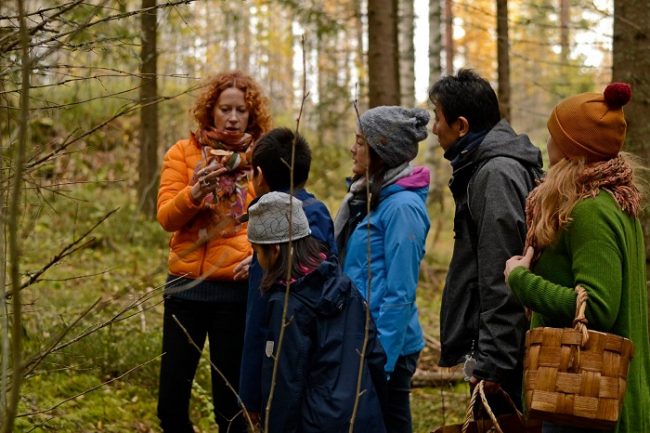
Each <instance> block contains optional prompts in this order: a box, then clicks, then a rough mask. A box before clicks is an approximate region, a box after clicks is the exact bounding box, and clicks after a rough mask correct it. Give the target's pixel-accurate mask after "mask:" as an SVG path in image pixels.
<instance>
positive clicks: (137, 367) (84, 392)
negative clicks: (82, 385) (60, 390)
mask: <svg viewBox="0 0 650 433" xmlns="http://www.w3.org/2000/svg"><path fill="white" fill-rule="evenodd" d="M162 355H163V354H160V355H157V356H155V357H154V358H151V359H150V360H148V361H145V362H143V363H141V364H138V365H136V366H135V367H133V368H131V369H129V370H127V371H125V372H124V373H122V374H120V375H119V376H117V377H114V378H112V379H110V380H107V381H106V382H102V383H100V384H99V385H96V386H93V387H92V388H89V389H87V390H85V391H83V392H80V393H79V394H76V395H73V396H72V397H68V398H66V399H64V400H61V401H60V402H58V403H57V404H55V405H54V406H52V407H50V408H49V409H44V410H39V411H35V412H28V413H21V414H19V415H18V416H19V417H26V416H33V415H40V414H44V413H49V412H52V411H54V410H56V409H57V408H58V407H59V406H61V405H63V404H65V403H67V402H69V401H72V400H76V399H78V398H79V397H81V396H83V395H86V394H90V393H91V392H93V391H96V390H98V389H99V388H102V387H104V386H106V385H110V384H111V383H113V382H115V381H118V380H120V379H122V378H123V377H125V376H128V375H129V374H131V373H132V372H134V371H135V370H138V369H139V368H142V367H144V366H145V365H147V364H150V363H152V362H153V361H155V360H156V359H158V358H160V357H161V356H162Z"/></svg>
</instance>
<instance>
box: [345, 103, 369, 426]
mask: <svg viewBox="0 0 650 433" xmlns="http://www.w3.org/2000/svg"><path fill="white" fill-rule="evenodd" d="M353 105H354V112H355V114H356V116H357V124H358V125H359V132H360V133H361V136H362V137H363V143H364V146H366V155H368V140H366V135H365V133H364V131H363V127H362V126H361V116H360V115H359V106H358V97H355V99H354V102H353ZM365 170H366V172H365V174H364V175H365V177H366V215H367V216H368V217H367V218H368V224H367V230H368V235H367V238H368V239H367V251H366V256H367V257H368V264H367V267H368V282H367V289H366V303H365V305H364V307H365V313H366V314H365V318H364V330H363V346H362V347H361V352H360V353H359V371H358V373H357V386H356V390H355V399H354V406H353V408H352V416H351V417H350V426H349V429H348V432H349V433H352V432H353V431H354V422H355V420H356V418H357V414H358V411H359V400H360V399H361V396H362V395H363V393H364V392H365V390H362V389H361V383H362V381H363V368H364V366H365V362H366V356H367V349H368V338H369V335H368V334H369V328H370V323H371V322H370V294H371V290H370V286H371V285H372V272H371V269H370V268H371V267H370V257H371V255H370V253H371V248H370V199H371V193H370V164H366V169H365Z"/></svg>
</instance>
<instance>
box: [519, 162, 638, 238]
mask: <svg viewBox="0 0 650 433" xmlns="http://www.w3.org/2000/svg"><path fill="white" fill-rule="evenodd" d="M619 157H620V158H622V160H623V161H622V165H624V166H625V165H626V166H627V167H629V169H630V170H631V172H632V173H631V174H630V176H631V189H633V190H636V197H637V205H638V199H640V193H641V192H642V191H643V190H644V189H646V188H645V185H644V184H643V183H642V182H641V180H640V177H641V176H639V175H638V174H639V170H642V169H644V168H643V166H642V165H641V164H640V163H639V161H638V158H636V157H635V156H633V155H631V154H629V153H626V152H620V153H619ZM605 163H608V161H606V162H601V163H596V164H605ZM598 168H599V167H598V166H597V165H595V164H587V163H586V162H585V160H584V159H583V158H579V159H567V158H563V159H561V160H560V161H558V162H557V163H555V164H554V165H552V166H551V167H550V168H549V170H548V172H547V173H546V176H545V177H544V180H543V181H542V182H541V183H540V184H539V185H538V186H537V187H536V188H535V189H534V190H533V191H532V192H531V194H530V196H529V198H528V203H527V208H526V214H527V215H526V219H527V223H528V227H529V231H528V236H527V240H526V241H527V244H529V245H531V244H532V245H531V246H533V247H534V248H535V249H536V250H538V249H541V248H544V247H547V246H549V245H551V244H552V243H553V242H554V241H555V239H556V237H557V233H558V232H559V231H560V230H561V229H562V228H564V227H566V226H567V225H568V224H569V223H570V222H571V212H572V211H573V208H574V207H575V206H576V204H577V203H578V202H579V201H580V200H582V199H584V198H585V197H587V196H595V193H596V192H594V191H590V190H585V174H586V173H587V172H588V171H593V172H597V171H598ZM635 173H636V175H635ZM617 201H618V199H617ZM619 205H621V206H622V207H623V208H624V210H626V211H628V213H636V212H638V209H637V210H636V211H634V212H630V209H631V207H630V208H626V206H625V203H620V202H619ZM637 207H638V206H637Z"/></svg>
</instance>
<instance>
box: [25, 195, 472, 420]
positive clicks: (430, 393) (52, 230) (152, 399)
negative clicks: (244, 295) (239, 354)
mask: <svg viewBox="0 0 650 433" xmlns="http://www.w3.org/2000/svg"><path fill="white" fill-rule="evenodd" d="M31 192H34V191H30V192H28V194H30V197H32V196H31ZM27 201H28V204H27V205H26V207H25V209H24V213H23V221H22V227H23V232H22V233H21V234H22V239H23V242H24V244H23V255H24V256H23V258H22V260H21V270H22V271H23V272H26V273H28V274H33V273H34V272H35V271H37V270H38V269H40V268H41V267H43V265H44V264H46V263H48V262H50V261H51V260H52V257H54V256H55V255H57V253H59V251H60V250H61V249H62V248H63V247H65V246H66V245H69V244H71V243H72V242H74V241H75V240H76V239H78V238H79V237H80V236H81V235H82V234H83V233H85V232H86V231H87V230H88V229H89V228H90V227H92V226H93V225H94V224H95V223H96V222H97V221H99V220H100V219H101V218H102V217H103V216H104V215H106V214H107V213H108V212H109V211H111V210H113V209H118V210H117V212H115V213H114V214H113V215H111V217H110V218H108V219H107V220H106V221H105V222H103V223H102V224H101V225H99V227H98V228H97V229H96V230H95V231H93V233H92V234H91V235H90V236H89V237H87V238H84V240H83V241H82V242H81V244H83V247H82V248H81V249H80V250H79V251H78V252H76V253H75V254H74V255H71V256H69V257H67V258H65V259H63V260H62V261H60V262H57V263H56V264H55V265H54V266H53V267H52V268H50V269H49V270H48V271H47V272H46V273H45V274H44V275H43V276H42V279H41V281H40V282H38V283H37V284H34V285H32V286H30V287H28V288H26V289H25V290H24V291H23V295H24V302H25V308H24V310H25V323H24V331H23V332H24V337H25V356H26V357H28V356H30V355H32V354H34V353H37V352H38V351H41V350H44V349H45V348H48V347H50V345H51V344H52V342H53V341H54V340H55V339H58V337H57V336H58V335H59V333H60V332H62V330H64V329H66V328H67V327H69V326H71V325H73V326H72V328H71V329H70V330H69V331H68V332H67V333H66V335H65V336H64V337H62V338H61V340H60V341H61V342H62V343H67V342H71V341H72V343H71V344H69V345H66V346H64V347H60V348H59V349H57V350H56V351H55V352H54V353H51V354H49V355H48V356H47V357H46V358H45V359H44V360H43V361H42V362H41V363H40V365H39V366H38V368H37V369H36V370H35V371H34V372H32V373H30V375H29V376H28V377H27V378H26V380H25V381H24V383H23V388H22V399H21V403H20V413H21V416H20V418H18V420H17V428H16V431H20V432H28V431H35V432H45V431H54V432H58V433H67V432H70V433H71V432H75V433H81V432H143V433H144V432H157V431H159V428H158V420H157V418H156V399H157V383H158V368H159V361H160V359H159V354H160V344H161V322H162V304H161V302H162V290H161V285H162V283H163V281H164V278H165V271H166V256H167V242H168V234H167V233H165V232H164V231H163V230H162V229H161V228H160V226H159V225H158V224H157V222H155V221H147V220H145V219H144V218H142V217H141V216H140V215H139V213H138V212H137V209H136V206H135V204H134V203H135V199H134V195H133V193H132V192H131V189H130V188H129V189H127V188H124V187H117V186H115V185H112V184H110V183H88V184H76V185H73V186H71V187H70V188H69V189H68V190H67V191H65V192H63V193H61V191H59V192H58V193H57V194H52V193H48V192H45V191H40V192H39V194H34V195H33V197H32V198H30V199H28V200H27ZM449 224H450V223H449V222H448V219H447V221H446V222H444V223H441V224H438V223H437V222H436V221H435V220H433V218H432V233H431V236H430V237H431V239H430V242H429V245H428V247H427V257H426V260H425V262H424V263H423V266H422V278H421V285H420V287H419V292H418V305H419V309H420V317H421V321H422V324H423V326H424V329H425V333H426V334H427V337H429V338H428V339H429V341H430V342H432V344H430V345H429V346H428V347H427V349H426V350H425V352H424V353H423V355H422V357H421V362H420V366H419V368H420V369H423V370H432V369H435V368H436V367H435V363H436V361H437V353H436V349H435V342H436V341H437V338H438V311H439V306H440V299H441V289H442V284H443V281H444V273H445V269H446V263H447V260H448V257H449V254H450V246H451V238H452V236H451V233H450V230H451V229H450V227H448V225H449ZM436 233H438V234H436ZM95 302H97V304H95V306H94V307H93V308H92V309H91V310H90V311H89V312H88V313H87V314H85V315H84V312H85V311H86V310H88V309H89V307H90V306H91V305H93V304H94V303H95ZM77 318H80V319H79V321H78V322H75V321H76V320H77ZM87 332H90V334H89V335H88V336H87V337H85V338H82V339H79V340H78V341H75V340H76V338H77V337H78V336H80V335H84V333H87ZM206 353H207V350H204V355H205V354H206ZM209 375H210V366H209V364H208V362H207V360H206V359H203V360H202V361H201V363H200V366H199V370H198V373H197V380H196V381H195V384H194V388H193V394H192V398H193V400H192V405H191V406H192V409H191V413H192V419H193V421H194V422H195V424H196V428H197V430H198V431H199V432H215V431H217V427H216V426H215V424H214V423H213V421H212V404H211V398H210V380H209ZM467 402H468V388H467V385H466V384H465V383H460V384H451V383H450V384H447V385H445V386H442V387H436V388H432V387H416V388H414V389H413V393H412V412H413V419H414V431H415V432H417V433H426V432H430V431H432V430H433V429H434V428H435V427H437V426H438V425H441V424H443V423H453V422H459V421H461V420H462V418H463V416H464V412H465V407H466V404H467Z"/></svg>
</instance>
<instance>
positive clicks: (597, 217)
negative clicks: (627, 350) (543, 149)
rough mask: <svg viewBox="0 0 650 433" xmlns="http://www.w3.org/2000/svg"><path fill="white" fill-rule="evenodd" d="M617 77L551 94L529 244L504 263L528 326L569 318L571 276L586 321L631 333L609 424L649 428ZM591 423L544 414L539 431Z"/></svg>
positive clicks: (644, 431) (635, 432) (649, 359)
mask: <svg viewBox="0 0 650 433" xmlns="http://www.w3.org/2000/svg"><path fill="white" fill-rule="evenodd" d="M630 96H631V90H630V86H629V85H627V84H625V83H614V84H610V85H609V86H608V87H607V88H606V89H605V92H604V94H599V93H583V94H580V95H576V96H573V97H570V98H568V99H565V100H564V101H562V102H560V103H559V104H558V105H557V106H556V107H555V109H554V110H553V113H552V114H551V117H550V118H549V120H548V129H549V132H550V134H551V136H550V138H549V141H548V154H549V160H550V164H551V166H550V169H549V170H548V173H547V175H546V177H545V179H544V181H543V182H541V183H540V184H539V185H538V186H537V188H535V189H534V190H533V191H532V192H531V194H530V196H529V198H528V202H527V205H526V219H527V223H528V235H527V239H526V241H527V242H526V243H527V245H528V248H527V249H526V254H525V255H524V256H515V257H512V258H510V259H509V260H508V261H507V262H506V267H505V272H504V274H505V277H506V281H507V282H508V285H509V286H510V288H511V289H512V291H513V292H514V294H515V295H516V296H517V298H518V299H519V300H520V301H521V303H522V304H524V305H525V306H527V307H529V308H530V309H531V310H533V312H534V313H533V317H532V323H531V326H532V327H536V326H552V327H571V323H572V320H573V317H574V313H575V308H576V292H575V287H576V286H577V285H580V286H582V287H583V288H584V289H585V290H586V291H587V295H588V301H587V309H586V316H587V320H588V321H589V322H588V323H589V328H591V329H593V330H598V331H604V332H611V333H614V334H618V335H622V336H624V337H627V338H629V339H630V340H632V342H633V343H634V346H635V353H634V357H633V358H632V362H631V364H630V369H629V374H628V382H627V390H626V395H625V400H624V404H623V410H622V414H621V417H620V419H619V421H618V423H617V425H616V428H615V429H614V431H615V432H621V433H623V432H629V433H650V348H649V343H648V300H647V289H646V260H645V259H646V257H645V247H644V243H643V233H642V231H641V225H640V223H639V219H638V214H639V210H640V207H641V206H640V201H641V199H640V193H639V188H638V187H637V184H636V183H635V179H634V174H633V169H632V167H631V165H630V162H629V157H628V156H627V155H626V154H624V153H621V152H620V151H621V148H622V146H623V142H624V140H625V132H626V127H627V125H626V122H625V117H624V115H623V109H622V107H623V105H625V104H626V103H627V102H628V101H629V99H630ZM587 431H591V430H585V429H577V428H575V427H566V426H559V425H555V424H552V423H548V422H545V423H544V427H543V432H544V433H561V432H587Z"/></svg>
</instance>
